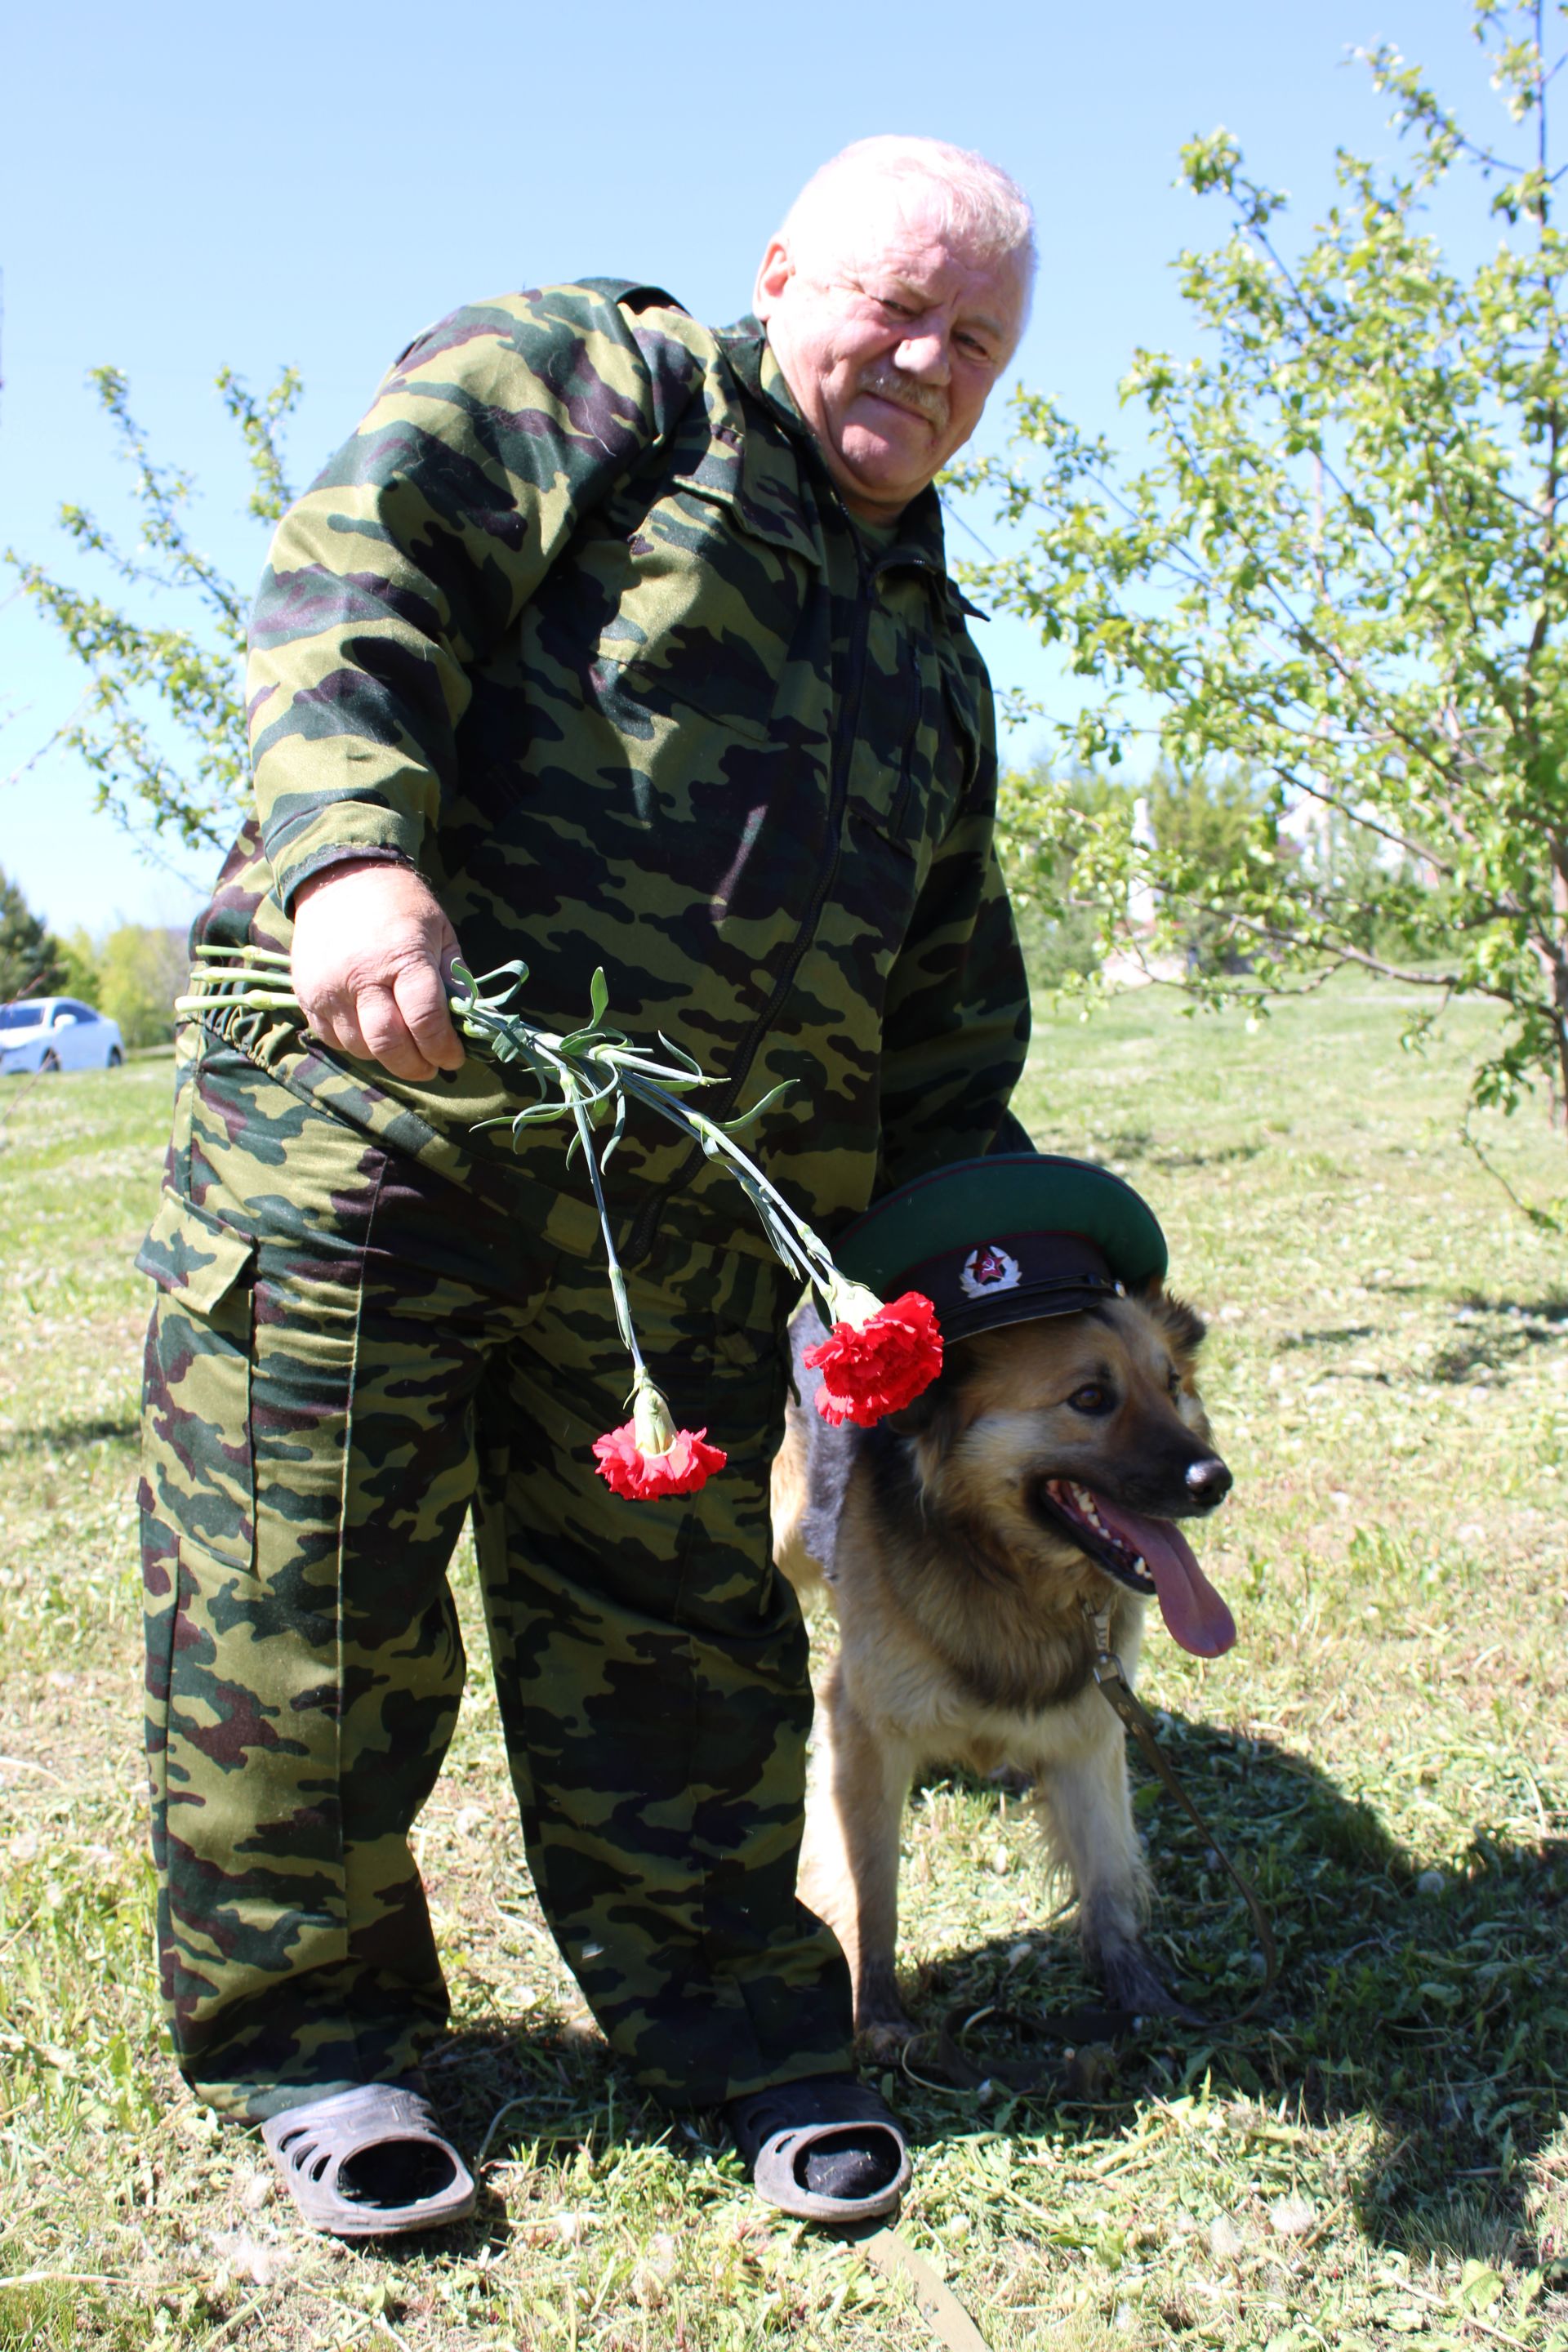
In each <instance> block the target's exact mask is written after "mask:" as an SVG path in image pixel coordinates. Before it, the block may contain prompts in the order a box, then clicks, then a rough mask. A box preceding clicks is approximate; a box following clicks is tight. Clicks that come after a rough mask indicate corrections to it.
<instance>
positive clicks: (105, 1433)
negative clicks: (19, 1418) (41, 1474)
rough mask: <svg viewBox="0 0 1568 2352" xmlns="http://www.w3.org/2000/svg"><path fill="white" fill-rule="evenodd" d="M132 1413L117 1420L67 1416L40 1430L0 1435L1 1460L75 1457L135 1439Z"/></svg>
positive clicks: (48, 1423) (18, 1431) (135, 1421)
mask: <svg viewBox="0 0 1568 2352" xmlns="http://www.w3.org/2000/svg"><path fill="white" fill-rule="evenodd" d="M137 1426H138V1423H137V1420H136V1416H135V1414H134V1413H122V1414H121V1415H120V1416H119V1418H118V1419H115V1420H110V1419H108V1418H100V1419H96V1420H81V1419H79V1418H76V1417H74V1416H73V1415H71V1414H69V1413H67V1414H64V1415H62V1416H61V1418H60V1419H59V1420H58V1421H51V1422H47V1423H46V1424H45V1425H44V1427H43V1428H42V1429H14V1430H11V1431H9V1432H6V1433H0V1459H4V1458H5V1456H6V1455H7V1454H10V1455H15V1456H18V1457H20V1456H22V1455H25V1454H76V1453H79V1452H80V1450H81V1448H82V1447H83V1446H84V1445H102V1444H105V1443H107V1441H108V1440H110V1439H111V1438H129V1437H134V1436H135V1434H136V1431H137Z"/></svg>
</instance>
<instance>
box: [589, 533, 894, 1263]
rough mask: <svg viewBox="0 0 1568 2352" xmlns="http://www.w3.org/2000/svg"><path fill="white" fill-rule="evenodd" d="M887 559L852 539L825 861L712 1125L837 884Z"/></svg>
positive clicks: (697, 1159) (640, 1236)
mask: <svg viewBox="0 0 1568 2352" xmlns="http://www.w3.org/2000/svg"><path fill="white" fill-rule="evenodd" d="M849 528H850V529H851V530H853V528H854V526H853V525H852V524H851V525H849ZM905 560H907V559H905ZM892 561H893V559H891V558H889V557H880V558H879V560H878V561H877V562H875V563H874V564H868V562H867V561H866V557H865V553H864V551H863V550H862V548H861V545H860V542H859V540H858V536H857V539H856V562H857V565H858V571H859V589H858V594H857V597H856V606H855V626H854V629H853V632H852V634H851V636H850V640H849V661H848V665H847V671H846V676H845V681H844V686H845V690H844V693H843V695H842V696H841V697H840V698H839V704H838V724H837V728H836V730H835V731H834V739H833V781H832V787H831V791H830V793H829V798H828V810H827V855H826V857H825V859H824V860H823V863H822V866H821V869H820V871H819V872H818V875H817V877H816V885H815V887H814V888H813V890H812V894H811V897H810V898H809V899H808V900H807V901H806V908H805V915H804V916H803V917H802V919H801V922H800V926H799V928H798V929H797V930H796V932H795V940H794V943H793V945H792V946H791V948H790V951H789V954H788V956H787V957H786V959H785V961H784V970H783V971H781V972H780V974H779V977H778V979H777V981H776V982H774V984H773V994H772V995H771V996H770V997H769V999H768V1001H767V1003H766V1004H765V1005H764V1006H763V1010H762V1012H761V1013H759V1014H758V1016H757V1018H756V1020H755V1021H754V1022H753V1023H752V1027H751V1030H750V1032H749V1034H748V1035H747V1037H746V1039H745V1042H744V1044H743V1045H742V1048H741V1053H740V1057H739V1059H738V1060H737V1062H736V1064H735V1067H734V1070H733V1072H732V1073H731V1077H730V1081H729V1084H728V1085H727V1086H726V1087H724V1089H723V1092H722V1093H721V1095H720V1097H719V1098H718V1101H717V1103H716V1104H715V1105H714V1108H713V1110H712V1112H711V1114H710V1116H711V1117H712V1118H716V1119H725V1118H731V1116H732V1115H733V1112H734V1108H735V1105H736V1103H737V1102H738V1101H739V1099H740V1095H741V1089H742V1087H743V1086H744V1085H745V1083H746V1080H747V1078H748V1077H749V1076H750V1075H751V1069H752V1063H753V1062H754V1061H755V1060H756V1058H757V1055H758V1053H759V1051H760V1050H761V1047H762V1043H763V1038H764V1037H765V1036H766V1035H767V1034H768V1031H769V1030H770V1029H771V1027H772V1026H773V1019H774V1016H775V1015H776V1014H777V1013H778V1010H779V1007H780V1006H781V1005H782V1004H783V1003H784V999H785V997H786V996H787V995H788V994H789V992H790V990H791V989H792V988H793V987H794V985H795V974H796V972H797V971H799V970H800V967H801V964H802V963H803V961H805V951H806V950H807V948H809V946H810V945H811V942H812V940H813V938H814V937H815V935H816V926H817V923H818V921H819V920H820V919H821V916H822V909H823V908H824V907H825V906H826V903H827V894H828V892H829V891H830V890H831V889H832V887H833V885H834V882H835V880H836V879H837V874H838V860H839V856H840V854H841V852H842V849H843V843H844V811H845V806H846V804H847V801H848V798H849V772H850V769H851V767H852V765H853V763H854V759H855V735H856V730H857V728H858V726H859V723H860V704H861V700H862V698H863V696H864V693H865V687H866V655H867V652H868V646H869V644H870V636H871V602H872V597H873V594H874V593H875V590H876V585H877V582H878V581H879V578H880V577H881V574H882V571H883V569H884V567H885V566H889V565H890V563H891V562H892ZM703 1156H704V1155H703V1151H702V1147H701V1145H700V1144H695V1145H693V1147H692V1149H691V1150H690V1151H689V1153H688V1155H687V1157H686V1159H685V1160H683V1161H682V1162H681V1164H680V1166H679V1168H678V1169H677V1171H676V1172H675V1174H674V1175H673V1176H672V1177H671V1178H670V1180H669V1181H668V1184H663V1185H661V1186H660V1187H659V1189H658V1192H656V1193H654V1195H653V1197H652V1198H651V1200H649V1201H647V1202H645V1204H644V1206H643V1207H642V1209H641V1210H640V1211H639V1213H638V1215H637V1223H635V1224H634V1225H633V1227H632V1229H631V1232H630V1234H628V1235H627V1237H626V1247H625V1249H624V1250H623V1252H622V1257H623V1260H624V1261H625V1263H626V1265H640V1264H641V1262H642V1260H643V1258H644V1257H645V1256H646V1255H647V1252H648V1250H649V1249H650V1248H651V1247H652V1245H653V1240H654V1235H655V1234H656V1233H657V1232H658V1221H659V1219H660V1218H661V1217H662V1216H663V1214H664V1212H665V1210H666V1209H667V1207H668V1204H669V1202H670V1199H671V1197H672V1195H673V1194H675V1193H676V1192H679V1191H680V1189H681V1187H682V1186H683V1185H684V1184H688V1183H689V1182H690V1181H691V1178H692V1176H693V1174H694V1173H695V1171H697V1170H698V1169H699V1168H700V1166H701V1164H702V1160H703Z"/></svg>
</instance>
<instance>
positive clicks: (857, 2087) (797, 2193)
mask: <svg viewBox="0 0 1568 2352" xmlns="http://www.w3.org/2000/svg"><path fill="white" fill-rule="evenodd" d="M725 2113H726V2114H727V2116H729V2118H730V2128H731V2131H732V2132H733V2133H734V2135H735V2146H736V2147H738V2148H739V2149H740V2151H741V2155H742V2158H743V2159H744V2161H745V2162H746V2163H747V2164H749V2165H750V2166H751V2168H752V2183H753V2185H754V2186H755V2189H756V2191H757V2194H758V2196H759V2197H762V2198H763V2199H765V2200H766V2201H767V2203H768V2204H770V2205H775V2206H776V2207H777V2208H778V2210H779V2211H780V2212H781V2213H794V2214H795V2215H796V2216H798V2218H799V2219H800V2220H802V2221H837V2222H838V2223H840V2224H845V2223H848V2222H851V2221H878V2220H879V2219H880V2217H881V2216H882V2215H883V2214H884V2213H891V2212H892V2211H893V2210H895V2209H896V2207H897V2205H898V2202H899V2200H900V2197H901V2196H902V2195H903V2193H904V2190H905V2189H907V2188H908V2187H909V2185H910V2152H909V2149H908V2148H907V2147H905V2145H904V2135H903V2133H902V2131H901V2130H900V2127H899V2123H898V2119H897V2117H896V2116H894V2115H893V2113H892V2110H891V2109H890V2108H889V2105H888V2104H887V2102H886V2100H884V2099H882V2098H880V2097H879V2095H878V2094H877V2093H876V2092H875V2091H872V2090H868V2088H867V2086H866V2084H864V2083H858V2082H857V2081H856V2079H855V2077H854V2076H853V2075H852V2074H812V2075H809V2076H808V2077H807V2078H806V2079H805V2082H801V2083H779V2084H775V2085H774V2087H773V2089H772V2090H768V2091H753V2092H752V2093H750V2094H749V2095H748V2096H747V2097H745V2098H743V2099H731V2102H730V2104H729V2105H728V2107H727V2108H726V2109H725Z"/></svg>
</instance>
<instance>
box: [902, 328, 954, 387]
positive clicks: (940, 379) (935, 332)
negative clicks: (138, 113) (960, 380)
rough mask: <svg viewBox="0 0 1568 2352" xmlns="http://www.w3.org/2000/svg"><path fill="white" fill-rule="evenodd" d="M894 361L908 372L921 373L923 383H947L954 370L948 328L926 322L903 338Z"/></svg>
mask: <svg viewBox="0 0 1568 2352" xmlns="http://www.w3.org/2000/svg"><path fill="white" fill-rule="evenodd" d="M893 361H894V364H895V365H896V366H898V367H900V368H902V369H903V371H904V373H905V374H906V375H913V376H919V377H920V379H921V383H946V382H947V379H948V376H949V374H950V373H951V366H950V361H949V355H948V348H947V330H946V328H945V327H942V326H927V325H924V324H922V325H921V326H920V327H918V328H916V329H915V330H914V331H913V332H911V333H910V334H907V335H906V336H905V337H904V340H903V341H902V342H901V343H900V345H899V348H898V350H897V351H896V352H894V353H893Z"/></svg>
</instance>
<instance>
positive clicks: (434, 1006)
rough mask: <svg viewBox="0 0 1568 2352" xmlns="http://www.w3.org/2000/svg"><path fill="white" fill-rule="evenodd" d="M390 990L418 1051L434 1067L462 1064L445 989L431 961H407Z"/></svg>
mask: <svg viewBox="0 0 1568 2352" xmlns="http://www.w3.org/2000/svg"><path fill="white" fill-rule="evenodd" d="M392 992H393V994H394V996H395V998H396V1000H397V1010H398V1012H399V1013H401V1014H402V1016H403V1020H404V1024H405V1027H406V1029H407V1031H408V1034H409V1035H410V1036H411V1037H412V1038H413V1040H414V1043H415V1045H416V1047H417V1049H418V1050H419V1052H420V1053H421V1054H423V1055H424V1056H425V1058H426V1061H427V1062H429V1063H430V1064H431V1065H432V1066H433V1067H434V1068H436V1069H437V1070H457V1069H460V1068H461V1067H462V1065H463V1046H462V1041H461V1039H460V1038H459V1037H458V1033H457V1031H456V1030H455V1029H454V1028H453V1026H452V1016H451V1013H450V1012H449V1011H448V1010H447V991H446V986H445V984H444V982H443V981H442V978H441V975H440V973H439V972H438V971H437V969H436V967H435V965H434V964H429V963H425V962H423V961H422V962H419V963H410V964H407V965H405V967H404V969H403V970H402V971H400V972H399V973H398V974H397V975H396V977H395V980H394V981H393V983H392Z"/></svg>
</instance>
